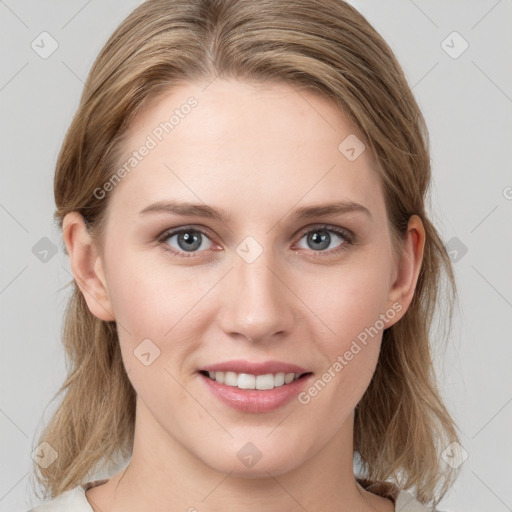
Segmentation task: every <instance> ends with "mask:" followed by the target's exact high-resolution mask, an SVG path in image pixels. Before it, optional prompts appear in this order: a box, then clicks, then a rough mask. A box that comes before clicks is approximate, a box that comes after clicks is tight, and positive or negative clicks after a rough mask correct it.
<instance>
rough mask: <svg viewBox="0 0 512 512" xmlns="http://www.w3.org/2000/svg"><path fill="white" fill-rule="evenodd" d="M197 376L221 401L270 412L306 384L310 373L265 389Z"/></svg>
mask: <svg viewBox="0 0 512 512" xmlns="http://www.w3.org/2000/svg"><path fill="white" fill-rule="evenodd" d="M199 376H200V377H201V378H202V379H203V381H204V382H205V384H206V385H207V386H208V389H209V390H210V391H211V392H212V393H213V394H214V395H215V396H216V397H217V398H218V399H219V400H220V401H221V402H224V403H225V404H227V405H229V406H231V407H233V408H234V409H238V410H239V411H244V412H253V413H258V412H271V411H274V410H276V409H278V408H279V407H283V406H284V405H286V404H287V403H289V402H290V401H291V400H293V398H294V397H296V396H297V395H298V394H299V393H300V392H301V390H302V389H303V388H304V387H305V386H306V382H307V381H308V380H309V378H310V377H311V376H312V375H311V374H309V375H306V376H304V377H301V378H300V379H297V380H294V381H293V382H290V384H283V385H282V386H278V387H277V388H272V389H266V390H259V389H240V388H238V387H235V386H226V384H221V383H220V382H217V381H216V380H213V379H210V378H209V377H206V375H203V374H201V373H200V374H199Z"/></svg>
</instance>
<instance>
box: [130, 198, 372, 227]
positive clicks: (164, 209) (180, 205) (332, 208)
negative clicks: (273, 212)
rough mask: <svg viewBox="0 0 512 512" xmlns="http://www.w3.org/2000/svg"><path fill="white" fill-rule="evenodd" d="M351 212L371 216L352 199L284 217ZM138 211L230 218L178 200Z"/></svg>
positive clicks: (295, 217) (218, 210)
mask: <svg viewBox="0 0 512 512" xmlns="http://www.w3.org/2000/svg"><path fill="white" fill-rule="evenodd" d="M351 212H360V213H364V214H365V215H367V216H368V217H370V218H371V217H372V214H371V212H370V210H369V209H368V208H366V207H365V206H363V205H362V204H359V203H356V202H354V201H336V202H332V203H324V204H319V205H312V206H303V207H300V208H297V209H296V210H295V211H294V212H292V213H291V214H288V215H286V217H290V218H291V220H293V221H297V220H301V219H310V218H312V217H321V216H324V215H336V214H337V215H341V214H345V213H351ZM139 213H140V215H147V214H148V213H170V214H175V215H183V216H195V217H205V218H209V219H216V220H219V221H221V222H224V223H227V222H229V220H230V217H229V215H228V214H227V212H226V211H225V210H223V209H222V208H217V209H215V208H212V207H211V206H208V205H206V204H200V203H188V202H180V201H159V202H157V203H154V204H150V205H149V206H146V208H144V209H143V210H141V211H140V212H139Z"/></svg>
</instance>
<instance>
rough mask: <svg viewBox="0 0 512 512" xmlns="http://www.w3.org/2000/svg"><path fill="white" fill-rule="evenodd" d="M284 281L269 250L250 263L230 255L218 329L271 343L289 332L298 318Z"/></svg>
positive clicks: (254, 340)
mask: <svg viewBox="0 0 512 512" xmlns="http://www.w3.org/2000/svg"><path fill="white" fill-rule="evenodd" d="M287 278H288V279H287ZM287 280H288V281H289V276H286V275H285V272H284V270H283V267H282V266H280V265H277V264H276V261H275V259H274V257H273V253H272V250H270V249H269V250H264V251H263V252H262V254H261V255H260V256H259V257H258V258H257V259H256V260H255V261H252V262H250V263H249V262H247V261H246V260H244V259H243V258H242V257H240V256H239V255H238V254H237V253H234V254H233V269H232V270H231V271H230V272H229V275H228V276H226V279H225V280H223V281H224V283H223V290H222V295H223V299H222V300H221V303H222V306H221V309H220V311H219V317H218V318H219V322H220V326H221V328H222V330H223V331H224V332H225V333H226V334H227V335H229V336H240V337H245V338H247V339H248V340H250V341H251V342H264V341H267V340H268V341H275V338H276V336H278V335H279V336H280V337H283V336H285V335H286V333H290V332H291V329H292V327H293V325H294V324H295V322H296V320H297V318H298V314H297V311H296V310H295V308H296V306H297V302H298V301H297V299H295V298H294V295H293V293H292V292H291V290H290V288H289V284H288V283H287ZM294 299H295V300H294Z"/></svg>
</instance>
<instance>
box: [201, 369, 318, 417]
mask: <svg viewBox="0 0 512 512" xmlns="http://www.w3.org/2000/svg"><path fill="white" fill-rule="evenodd" d="M197 375H198V376H199V377H200V379H201V380H202V381H203V383H204V384H205V387H206V390H207V391H208V392H209V393H212V394H213V396H215V397H216V398H217V399H218V400H220V402H221V403H223V404H225V405H228V406H230V407H231V408H233V409H237V410H238V411H241V412H244V413H270V412H272V411H275V410H278V409H280V408H281V407H284V406H285V405H286V404H288V403H290V402H291V401H292V400H293V399H294V398H296V397H297V395H298V394H299V393H300V392H301V391H302V390H303V389H304V388H305V387H306V386H307V383H308V381H310V380H311V377H312V375H313V372H310V371H308V370H307V369H306V368H303V367H301V366H297V365H295V364H289V363H283V362H281V361H266V362H262V363H255V362H249V361H246V360H238V361H226V362H224V363H219V364H215V365H211V366H207V367H203V368H201V369H200V370H198V371H197Z"/></svg>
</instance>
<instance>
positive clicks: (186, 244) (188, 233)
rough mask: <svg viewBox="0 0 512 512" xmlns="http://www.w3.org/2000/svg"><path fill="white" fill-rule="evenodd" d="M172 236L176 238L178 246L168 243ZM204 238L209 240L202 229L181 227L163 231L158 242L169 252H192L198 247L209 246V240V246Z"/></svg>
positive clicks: (206, 247)
mask: <svg viewBox="0 0 512 512" xmlns="http://www.w3.org/2000/svg"><path fill="white" fill-rule="evenodd" d="M173 238H176V243H177V245H178V247H173V245H172V244H171V243H170V241H171V240H172V239H173ZM205 240H209V238H208V237H207V236H206V234H205V233H203V232H202V231H200V230H198V229H192V228H182V229H179V230H177V231H171V232H168V233H165V234H164V236H163V237H162V238H161V239H160V242H162V243H163V244H164V249H165V250H168V251H170V252H176V253H180V252H181V251H182V252H186V253H187V252H188V253H193V252H198V250H199V249H201V250H204V249H209V248H211V240H209V242H210V245H209V246H208V244H207V243H206V244H205V243H204V242H205ZM165 245H169V246H170V248H167V247H165Z"/></svg>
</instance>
